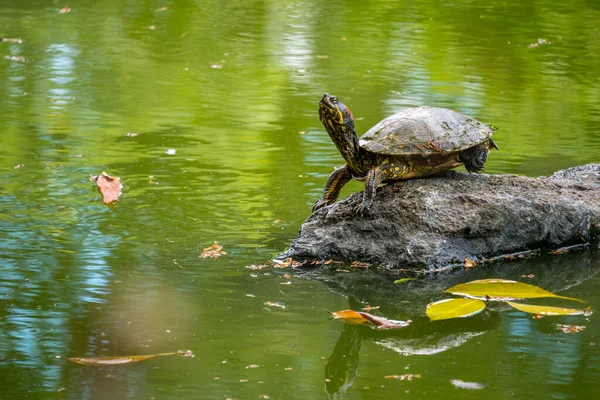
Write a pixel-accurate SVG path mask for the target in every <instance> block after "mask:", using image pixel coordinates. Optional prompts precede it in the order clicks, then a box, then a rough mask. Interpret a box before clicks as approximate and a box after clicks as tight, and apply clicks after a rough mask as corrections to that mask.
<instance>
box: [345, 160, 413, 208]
mask: <svg viewBox="0 0 600 400" xmlns="http://www.w3.org/2000/svg"><path fill="white" fill-rule="evenodd" d="M408 171H409V166H408V165H407V164H405V163H403V162H396V161H388V162H386V163H384V164H381V165H379V166H377V167H375V168H372V169H371V170H369V172H368V173H367V177H366V179H365V190H364V192H363V201H362V203H360V204H359V205H358V206H356V207H355V208H354V214H356V215H364V214H365V213H366V212H368V211H369V208H370V207H371V205H372V204H373V199H374V198H375V193H376V192H377V186H379V185H380V184H381V183H382V182H384V181H397V180H401V179H402V177H403V176H404V175H405V174H406V173H407V172H408Z"/></svg>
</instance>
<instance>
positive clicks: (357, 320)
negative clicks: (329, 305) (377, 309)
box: [331, 310, 369, 325]
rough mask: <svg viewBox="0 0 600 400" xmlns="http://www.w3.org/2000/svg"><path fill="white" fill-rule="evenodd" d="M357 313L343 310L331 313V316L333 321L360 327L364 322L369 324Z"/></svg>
mask: <svg viewBox="0 0 600 400" xmlns="http://www.w3.org/2000/svg"><path fill="white" fill-rule="evenodd" d="M362 314H363V313H360V312H358V311H354V310H343V311H335V312H332V313H331V315H332V316H333V318H334V319H342V320H344V321H345V322H347V323H349V324H355V325H360V324H364V323H365V322H369V320H368V319H366V318H365V317H364V316H363V315H362Z"/></svg>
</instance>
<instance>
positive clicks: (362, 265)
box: [350, 261, 369, 269]
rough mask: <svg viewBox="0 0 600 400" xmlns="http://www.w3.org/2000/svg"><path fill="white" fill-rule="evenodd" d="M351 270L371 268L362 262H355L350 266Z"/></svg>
mask: <svg viewBox="0 0 600 400" xmlns="http://www.w3.org/2000/svg"><path fill="white" fill-rule="evenodd" d="M350 268H364V269H367V268H369V266H368V265H367V264H363V263H361V262H360V261H354V262H353V263H352V264H350Z"/></svg>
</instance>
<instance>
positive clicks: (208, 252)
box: [200, 242, 227, 260]
mask: <svg viewBox="0 0 600 400" xmlns="http://www.w3.org/2000/svg"><path fill="white" fill-rule="evenodd" d="M223 254H227V253H225V252H224V251H223V246H221V245H220V244H219V243H218V242H214V243H213V244H212V246H210V247H207V248H205V249H204V250H202V254H200V258H208V257H210V258H212V259H213V260H214V259H217V258H219V257H221V256H222V255H223Z"/></svg>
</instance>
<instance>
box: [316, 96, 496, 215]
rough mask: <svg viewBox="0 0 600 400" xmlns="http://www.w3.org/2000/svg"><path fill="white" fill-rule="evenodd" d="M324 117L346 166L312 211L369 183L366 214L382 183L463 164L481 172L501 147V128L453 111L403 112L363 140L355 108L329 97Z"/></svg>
mask: <svg viewBox="0 0 600 400" xmlns="http://www.w3.org/2000/svg"><path fill="white" fill-rule="evenodd" d="M319 119H320V120H321V123H322V124H323V126H324V127H325V129H326V130H327V133H328V134H329V136H330V138H331V140H332V141H333V143H335V145H336V147H337V149H338V150H339V152H340V153H341V155H342V157H343V158H344V160H345V161H346V164H345V165H343V166H342V167H339V168H337V169H335V170H334V171H333V173H332V174H331V175H330V176H329V178H328V179H327V182H326V184H325V190H324V192H323V195H322V196H321V198H319V199H318V200H317V201H316V202H315V204H314V206H313V212H314V211H317V210H319V209H320V208H322V207H325V206H327V205H330V204H332V203H334V202H335V201H336V200H337V198H338V195H339V193H340V190H341V189H342V187H343V186H344V185H345V184H346V183H348V182H349V181H350V180H352V179H356V180H358V181H364V182H365V189H364V192H363V198H362V202H360V203H359V204H358V205H357V206H356V207H355V209H354V212H355V214H360V215H363V214H365V213H367V212H368V210H369V208H370V207H371V205H372V204H373V199H374V198H375V193H376V189H377V187H378V186H379V185H380V184H381V183H384V182H394V181H403V180H408V179H413V178H422V177H426V176H431V175H436V174H439V173H440V172H443V171H445V170H448V169H451V168H455V167H458V166H460V165H464V166H465V168H466V169H467V171H468V172H470V173H479V172H481V171H482V170H483V167H484V163H485V162H486V161H487V158H488V153H489V152H490V151H491V150H492V149H498V146H497V145H496V143H494V141H493V140H492V137H491V136H492V134H493V133H494V132H495V131H496V128H494V127H492V126H490V125H486V124H484V123H482V122H480V121H478V120H476V119H474V118H471V117H468V116H466V115H464V114H461V113H459V112H458V111H454V110H451V109H448V108H440V107H427V106H425V107H418V108H410V109H407V110H404V111H400V112H398V113H396V114H394V115H391V116H389V117H387V118H384V119H383V120H381V121H380V122H379V123H377V124H376V125H375V126H373V127H372V128H371V129H369V130H368V131H367V132H366V133H365V134H364V135H363V136H362V138H360V139H359V138H358V134H357V133H356V130H355V129H354V117H353V115H352V112H351V111H350V109H349V108H348V107H347V106H346V105H345V104H344V103H342V102H341V101H340V100H339V99H338V98H337V97H336V96H332V95H329V94H327V93H325V94H324V95H323V97H322V98H321V101H320V102H319Z"/></svg>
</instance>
